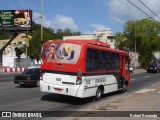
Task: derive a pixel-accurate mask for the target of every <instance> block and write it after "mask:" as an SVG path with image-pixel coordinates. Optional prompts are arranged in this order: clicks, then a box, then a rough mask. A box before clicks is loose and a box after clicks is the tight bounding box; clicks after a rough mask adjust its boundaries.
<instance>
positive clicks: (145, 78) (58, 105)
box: [0, 73, 160, 119]
mask: <svg viewBox="0 0 160 120" xmlns="http://www.w3.org/2000/svg"><path fill="white" fill-rule="evenodd" d="M8 77H11V76H8ZM12 77H13V76H12ZM0 78H2V77H0ZM5 78H6V77H3V79H5ZM2 81H4V80H0V111H61V110H63V111H65V110H72V111H76V110H79V109H83V110H85V108H87V107H88V106H92V105H94V104H95V103H99V102H104V101H106V100H110V99H116V98H118V97H119V96H122V95H129V94H130V93H132V92H134V91H136V90H138V89H141V88H144V87H146V86H149V85H152V84H154V83H156V82H160V74H154V73H141V74H132V76H131V87H130V89H129V90H128V92H126V93H125V94H117V93H112V94H107V95H105V97H104V98H103V99H102V100H101V101H98V102H92V100H91V99H85V100H82V99H77V98H73V97H67V96H62V95H56V94H48V93H42V92H40V90H39V87H25V88H21V87H19V86H18V85H15V84H13V81H12V80H9V81H5V82H2ZM58 114H60V113H58ZM15 119H16V118H15Z"/></svg>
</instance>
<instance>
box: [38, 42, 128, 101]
mask: <svg viewBox="0 0 160 120" xmlns="http://www.w3.org/2000/svg"><path fill="white" fill-rule="evenodd" d="M50 51H51V52H50ZM128 60H129V57H128V55H127V52H125V51H122V50H117V49H112V48H110V47H109V45H108V44H107V43H104V42H100V41H96V40H50V41H48V42H46V43H45V44H44V45H43V52H42V64H41V73H42V74H41V75H42V76H41V80H40V90H41V91H42V92H49V93H56V94H63V95H68V96H74V97H79V98H85V97H91V96H95V98H96V99H97V100H98V99H100V98H101V96H102V94H105V93H109V92H114V91H118V90H121V91H126V90H127V88H128V87H129V85H130V72H129V71H128V70H129V69H128V68H127V69H128V70H127V69H126V66H127V67H129V65H127V64H129V62H128Z"/></svg>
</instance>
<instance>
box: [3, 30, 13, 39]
mask: <svg viewBox="0 0 160 120" xmlns="http://www.w3.org/2000/svg"><path fill="white" fill-rule="evenodd" d="M11 36H12V35H11V33H8V32H6V31H0V40H4V39H9V38H10V37H11Z"/></svg>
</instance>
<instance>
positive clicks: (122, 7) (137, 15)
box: [105, 0, 160, 19]
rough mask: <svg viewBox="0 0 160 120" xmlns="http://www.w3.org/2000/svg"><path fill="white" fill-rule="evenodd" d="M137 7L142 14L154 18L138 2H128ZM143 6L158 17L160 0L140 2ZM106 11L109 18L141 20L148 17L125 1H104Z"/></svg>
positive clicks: (143, 0)
mask: <svg viewBox="0 0 160 120" xmlns="http://www.w3.org/2000/svg"><path fill="white" fill-rule="evenodd" d="M129 1H131V2H132V3H133V4H135V5H136V6H137V7H139V8H140V9H142V10H143V11H144V12H146V13H147V14H149V15H150V16H151V17H153V18H156V16H155V15H154V14H153V13H152V12H151V11H149V10H148V9H147V8H146V7H145V6H144V5H143V4H141V3H140V2H139V0H129ZM141 1H142V2H143V3H144V4H145V5H147V6H148V7H149V8H150V9H151V10H152V11H154V12H155V13H156V14H157V15H160V9H159V5H160V0H141ZM105 4H106V5H107V9H108V10H109V14H110V16H111V18H124V19H142V18H146V17H148V16H147V15H145V14H144V13H143V12H141V11H140V10H138V9H137V8H136V7H134V6H133V5H132V4H131V3H129V2H128V1H127V0H105Z"/></svg>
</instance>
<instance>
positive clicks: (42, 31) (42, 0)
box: [41, 0, 43, 43]
mask: <svg viewBox="0 0 160 120" xmlns="http://www.w3.org/2000/svg"><path fill="white" fill-rule="evenodd" d="M42 42H43V0H41V43H42Z"/></svg>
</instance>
